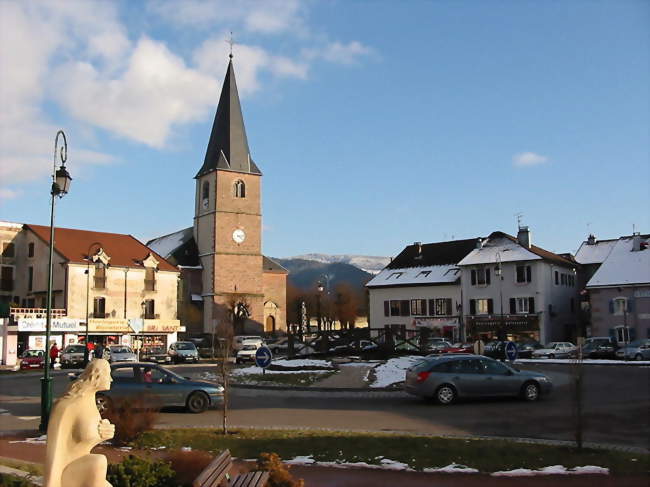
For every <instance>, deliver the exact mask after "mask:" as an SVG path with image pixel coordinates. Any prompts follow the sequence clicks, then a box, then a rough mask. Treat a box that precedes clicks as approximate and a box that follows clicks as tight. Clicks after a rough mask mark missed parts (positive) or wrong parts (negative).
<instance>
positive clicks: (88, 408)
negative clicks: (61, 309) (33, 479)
mask: <svg viewBox="0 0 650 487" xmlns="http://www.w3.org/2000/svg"><path fill="white" fill-rule="evenodd" d="M111 382H112V379H111V367H110V365H109V363H108V362H107V361H106V360H104V359H94V360H93V361H91V362H90V363H89V364H88V365H87V366H86V369H85V370H84V371H83V372H82V374H81V375H80V376H79V378H78V379H77V380H76V381H74V382H73V383H72V384H70V387H69V388H68V390H67V391H66V393H65V394H64V395H63V396H62V397H60V398H59V399H58V400H57V401H56V403H55V404H54V408H53V409H52V413H51V415H50V421H49V425H48V428H47V450H46V458H45V485H44V487H111V484H110V483H109V482H107V481H106V467H107V466H108V464H107V461H106V457H105V456H104V455H99V454H94V453H90V450H92V449H93V448H94V447H95V446H96V445H98V444H99V443H101V442H102V441H104V440H108V439H110V438H112V437H113V435H114V434H115V426H114V425H112V424H111V423H110V422H109V421H108V420H107V419H102V418H101V416H100V415H99V411H97V406H96V405H95V393H96V392H97V391H105V390H108V389H110V387H111Z"/></svg>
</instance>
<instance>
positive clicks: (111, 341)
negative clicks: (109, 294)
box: [80, 318, 133, 346]
mask: <svg viewBox="0 0 650 487" xmlns="http://www.w3.org/2000/svg"><path fill="white" fill-rule="evenodd" d="M85 331H86V330H85V329H84V333H85ZM132 333H133V330H132V329H131V327H130V326H129V320H126V319H121V318H90V319H89V320H88V342H90V343H93V344H101V345H103V346H107V345H129V346H130V345H131V334H132ZM84 340H85V336H81V337H80V341H82V342H83V341H84Z"/></svg>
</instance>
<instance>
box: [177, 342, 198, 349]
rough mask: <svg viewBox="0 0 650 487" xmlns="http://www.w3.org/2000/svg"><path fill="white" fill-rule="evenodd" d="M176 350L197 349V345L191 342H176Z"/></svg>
mask: <svg viewBox="0 0 650 487" xmlns="http://www.w3.org/2000/svg"><path fill="white" fill-rule="evenodd" d="M176 350H196V345H194V344H193V343H190V342H178V343H176Z"/></svg>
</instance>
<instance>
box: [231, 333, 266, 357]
mask: <svg viewBox="0 0 650 487" xmlns="http://www.w3.org/2000/svg"><path fill="white" fill-rule="evenodd" d="M244 340H256V341H258V342H259V346H260V347H261V346H262V345H263V344H264V340H263V339H262V337H261V336H259V335H237V336H235V337H233V339H232V348H233V350H234V352H235V355H236V354H237V352H238V351H239V350H241V349H242V347H243V346H244Z"/></svg>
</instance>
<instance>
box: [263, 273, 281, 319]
mask: <svg viewBox="0 0 650 487" xmlns="http://www.w3.org/2000/svg"><path fill="white" fill-rule="evenodd" d="M263 282H264V302H265V303H269V302H272V303H274V304H275V305H276V306H277V308H275V309H274V310H273V311H272V313H273V315H274V319H275V329H276V331H280V330H281V331H286V330H287V275H286V274H285V273H280V272H265V273H264V274H263ZM265 309H267V310H271V309H273V307H272V306H268V304H267V305H265ZM270 312H271V311H269V313H270ZM264 319H265V322H266V320H267V316H265V317H264Z"/></svg>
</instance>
